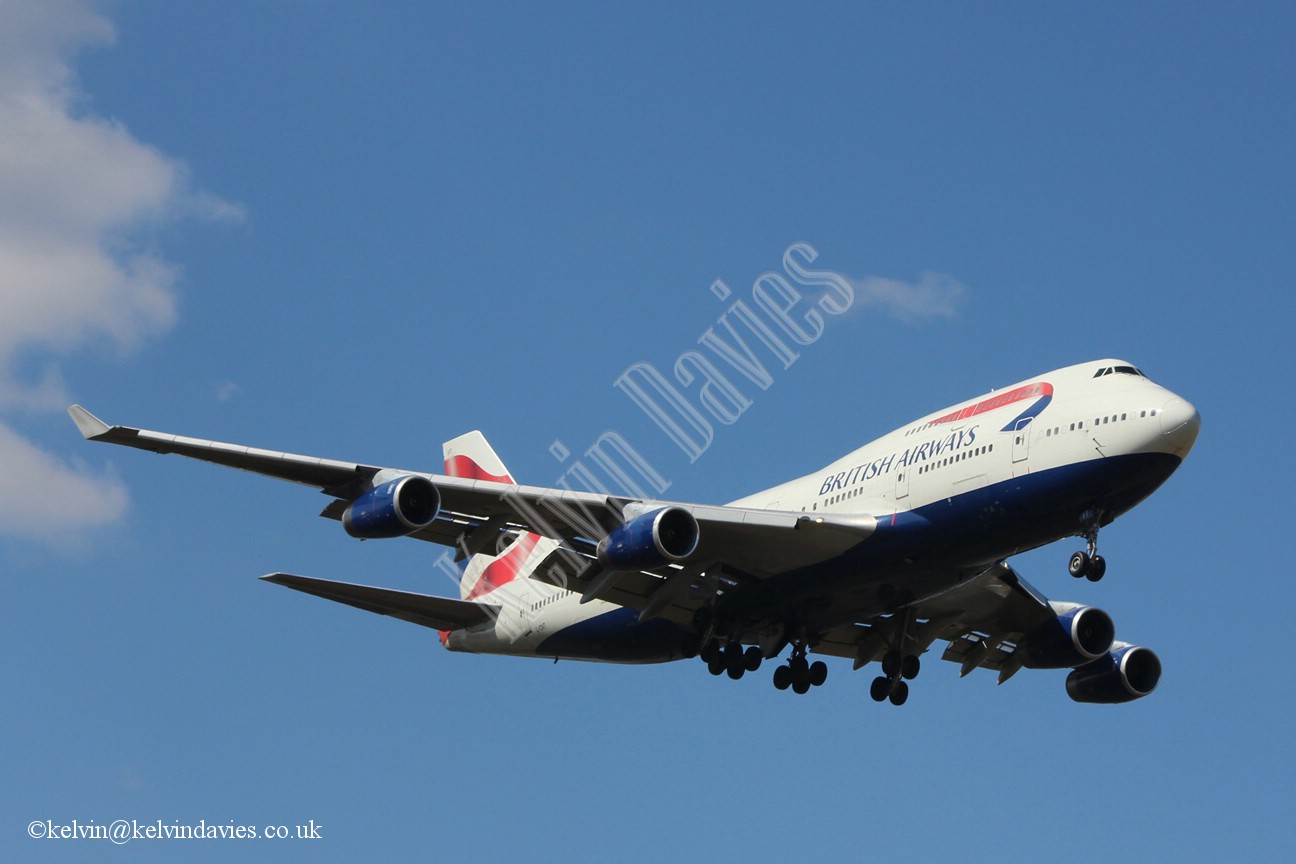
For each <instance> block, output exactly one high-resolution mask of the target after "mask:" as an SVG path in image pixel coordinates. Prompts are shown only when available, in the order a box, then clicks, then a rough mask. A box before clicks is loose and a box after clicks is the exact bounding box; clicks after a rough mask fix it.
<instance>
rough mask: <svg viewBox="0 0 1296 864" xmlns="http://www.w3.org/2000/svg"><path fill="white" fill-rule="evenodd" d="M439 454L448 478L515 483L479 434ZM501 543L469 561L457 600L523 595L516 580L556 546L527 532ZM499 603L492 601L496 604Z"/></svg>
mask: <svg viewBox="0 0 1296 864" xmlns="http://www.w3.org/2000/svg"><path fill="white" fill-rule="evenodd" d="M442 454H443V455H444V457H445V473H446V474H448V475H449V476H451V477H464V478H469V479H473V480H492V481H494V482H496V483H509V484H513V483H516V481H515V480H514V479H513V475H512V474H510V473H509V470H508V468H506V467H504V462H503V460H501V459H500V458H499V456H498V455H497V454H496V453H495V450H494V448H492V447H491V445H490V443H489V442H488V441H487V440H486V436H485V435H483V434H482V433H481V432H477V431H473V432H469V433H467V434H466V435H460V436H459V437H458V438H454V439H452V440H450V441H447V442H446V443H445V444H443V445H442ZM501 541H502V546H501V548H499V549H498V550H496V549H495V548H490V549H488V550H486V551H483V552H480V553H478V554H476V555H473V556H472V557H471V558H470V559H468V566H467V567H466V568H465V569H464V574H463V577H462V578H461V579H460V580H459V596H460V597H462V598H463V599H464V600H478V599H484V598H486V597H487V596H488V595H491V594H493V593H494V592H496V591H497V590H499V589H502V588H504V587H505V586H511V587H510V588H509V589H508V590H507V591H505V592H503V593H508V594H524V593H526V590H527V588H528V587H529V586H528V585H527V584H526V582H525V581H522V582H518V580H525V579H526V578H527V577H528V576H529V575H530V574H531V572H532V571H533V570H534V569H535V568H536V567H537V566H538V565H539V564H540V562H541V561H543V560H544V558H545V556H546V555H548V554H549V553H550V552H551V551H553V546H554V545H555V542H554V541H552V540H545V539H544V538H543V537H541V536H540V535H539V534H532V533H529V532H524V533H519V534H510V535H503V536H502V537H501ZM501 599H503V598H500V597H496V598H494V600H495V601H496V602H498V601H499V600H501Z"/></svg>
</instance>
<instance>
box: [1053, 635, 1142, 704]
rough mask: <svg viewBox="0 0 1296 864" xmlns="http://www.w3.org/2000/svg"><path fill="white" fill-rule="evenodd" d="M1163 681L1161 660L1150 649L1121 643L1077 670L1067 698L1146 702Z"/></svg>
mask: <svg viewBox="0 0 1296 864" xmlns="http://www.w3.org/2000/svg"><path fill="white" fill-rule="evenodd" d="M1160 680H1161V659H1160V658H1159V657H1157V655H1156V654H1155V653H1154V652H1153V651H1152V649H1150V648H1140V647H1139V646H1137V645H1125V644H1123V643H1122V644H1121V645H1120V646H1119V647H1117V648H1116V650H1114V651H1112V652H1111V653H1109V654H1107V656H1105V657H1100V658H1099V659H1097V660H1095V661H1093V662H1092V663H1087V664H1085V665H1084V666H1081V667H1080V668H1079V669H1073V670H1072V671H1071V674H1070V675H1068V676H1067V682H1066V688H1067V695H1068V696H1070V697H1071V698H1072V699H1074V700H1075V701H1077V702H1098V703H1101V704H1104V705H1113V704H1115V703H1117V702H1131V701H1133V700H1135V699H1142V698H1143V697H1144V696H1146V695H1148V694H1149V693H1151V692H1152V691H1153V690H1155V689H1156V686H1157V682H1158V681H1160Z"/></svg>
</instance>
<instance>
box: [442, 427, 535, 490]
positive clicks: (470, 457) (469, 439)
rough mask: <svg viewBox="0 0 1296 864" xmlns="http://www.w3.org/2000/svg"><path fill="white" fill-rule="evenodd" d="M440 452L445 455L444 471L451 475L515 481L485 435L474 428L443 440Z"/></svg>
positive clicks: (508, 481) (497, 481) (502, 481)
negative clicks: (456, 436) (445, 440)
mask: <svg viewBox="0 0 1296 864" xmlns="http://www.w3.org/2000/svg"><path fill="white" fill-rule="evenodd" d="M441 452H442V453H443V454H444V456H445V473H446V474H448V475H449V476H451V477H466V478H469V479H472V480H494V481H495V482H496V483H515V482H517V481H515V480H514V479H513V475H512V474H509V472H508V469H507V468H505V467H504V463H503V462H502V461H501V460H500V458H499V456H497V455H495V450H494V449H493V448H492V447H491V446H490V443H489V442H487V440H486V436H485V435H483V434H482V433H480V432H478V431H476V430H474V431H472V432H469V433H467V434H464V435H460V436H459V437H458V438H453V439H451V440H449V441H447V442H445V443H444V444H442V445H441Z"/></svg>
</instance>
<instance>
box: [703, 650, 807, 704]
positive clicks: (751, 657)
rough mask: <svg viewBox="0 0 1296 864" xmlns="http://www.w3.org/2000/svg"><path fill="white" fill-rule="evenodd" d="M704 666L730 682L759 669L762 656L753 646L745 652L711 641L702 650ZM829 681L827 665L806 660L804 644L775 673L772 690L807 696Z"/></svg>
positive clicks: (793, 651) (713, 673)
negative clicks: (730, 679) (724, 676)
mask: <svg viewBox="0 0 1296 864" xmlns="http://www.w3.org/2000/svg"><path fill="white" fill-rule="evenodd" d="M700 656H701V657H702V660H703V662H705V663H706V665H707V671H708V672H710V673H711V674H712V675H728V676H729V677H730V678H732V679H733V680H735V681H737V680H738V679H739V678H741V677H743V675H746V674H747V673H748V672H755V671H756V670H757V669H760V666H761V661H762V660H763V659H764V655H763V654H762V653H761V649H760V648H759V647H758V646H756V645H751V646H748V647H747V648H744V647H743V646H742V644H741V643H739V642H725V643H723V644H722V643H721V642H720V641H719V640H718V639H712V640H711V641H710V642H708V643H707V644H706V646H705V647H704V648H703V649H702V651H701V655H700ZM826 680H828V664H827V663H825V662H823V661H822V660H816V661H815V662H813V663H811V662H809V661H807V660H806V648H805V645H804V644H798V645H794V646H793V648H792V657H791V658H790V659H789V660H788V662H787V663H786V664H785V665H783V666H780V667H778V668H777V669H775V670H774V686H775V687H777V688H778V689H780V690H786V689H788V688H789V687H791V688H792V692H794V693H807V692H809V690H810V688H811V687H818V686H819V685H821V684H823V683H824V681H826Z"/></svg>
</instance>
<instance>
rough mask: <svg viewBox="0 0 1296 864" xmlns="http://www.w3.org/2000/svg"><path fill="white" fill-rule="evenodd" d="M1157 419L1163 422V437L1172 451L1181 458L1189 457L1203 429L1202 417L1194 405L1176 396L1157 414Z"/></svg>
mask: <svg viewBox="0 0 1296 864" xmlns="http://www.w3.org/2000/svg"><path fill="white" fill-rule="evenodd" d="M1157 418H1158V419H1159V420H1160V421H1161V436H1162V437H1163V438H1164V439H1165V441H1166V443H1168V444H1169V445H1170V448H1171V450H1173V451H1174V452H1175V453H1178V454H1179V455H1180V456H1186V455H1188V451H1189V450H1191V449H1192V446H1193V444H1194V443H1196V441H1197V433H1198V431H1200V429H1201V415H1200V414H1198V413H1197V409H1196V408H1194V407H1193V405H1192V403H1191V402H1189V401H1188V400H1187V399H1181V398H1180V397H1178V396H1176V397H1174V398H1173V399H1171V400H1170V401H1169V402H1167V403H1166V404H1165V407H1163V408H1162V409H1161V410H1160V411H1159V412H1157Z"/></svg>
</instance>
